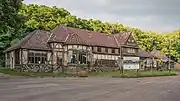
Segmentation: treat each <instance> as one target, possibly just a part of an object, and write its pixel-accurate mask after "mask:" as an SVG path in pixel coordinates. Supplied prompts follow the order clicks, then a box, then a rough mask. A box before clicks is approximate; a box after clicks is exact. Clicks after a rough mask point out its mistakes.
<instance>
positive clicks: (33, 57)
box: [27, 51, 47, 64]
mask: <svg viewBox="0 0 180 101" xmlns="http://www.w3.org/2000/svg"><path fill="white" fill-rule="evenodd" d="M27 59H28V64H46V62H47V52H40V51H39V52H37V51H36V52H31V51H29V52H28V56H27Z"/></svg>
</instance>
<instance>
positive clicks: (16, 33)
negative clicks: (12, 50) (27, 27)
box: [0, 0, 24, 65]
mask: <svg viewBox="0 0 180 101" xmlns="http://www.w3.org/2000/svg"><path fill="white" fill-rule="evenodd" d="M21 4H22V0H0V59H1V60H2V59H3V58H4V54H3V51H4V50H5V49H6V48H7V47H8V46H10V44H11V43H12V41H13V40H14V39H16V38H19V39H20V38H22V37H21V31H22V29H24V26H23V24H24V22H23V21H24V20H23V16H22V15H20V14H18V12H19V8H20V7H21ZM0 65H2V64H1V63H0Z"/></svg>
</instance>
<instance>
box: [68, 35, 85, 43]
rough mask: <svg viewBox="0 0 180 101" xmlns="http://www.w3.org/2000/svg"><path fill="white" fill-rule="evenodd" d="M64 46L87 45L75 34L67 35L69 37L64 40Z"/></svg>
mask: <svg viewBox="0 0 180 101" xmlns="http://www.w3.org/2000/svg"><path fill="white" fill-rule="evenodd" d="M66 44H82V45H87V43H86V42H85V41H84V40H83V39H82V38H81V37H79V36H78V35H77V34H69V37H68V39H67V40H66Z"/></svg>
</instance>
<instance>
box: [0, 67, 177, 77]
mask: <svg viewBox="0 0 180 101" xmlns="http://www.w3.org/2000/svg"><path fill="white" fill-rule="evenodd" d="M0 73H3V74H7V75H10V76H25V77H74V76H76V77H120V78H138V77H157V76H176V75H177V71H176V70H172V71H139V72H137V71H133V70H128V71H127V70H126V71H124V73H123V74H122V73H121V72H120V71H113V72H91V73H82V74H81V73H80V74H65V73H60V72H58V73H51V72H47V73H45V72H37V73H35V72H19V71H16V70H13V69H7V68H0Z"/></svg>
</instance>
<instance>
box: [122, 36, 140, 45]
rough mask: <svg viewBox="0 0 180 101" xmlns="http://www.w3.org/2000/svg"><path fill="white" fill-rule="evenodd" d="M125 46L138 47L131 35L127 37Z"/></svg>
mask: <svg viewBox="0 0 180 101" xmlns="http://www.w3.org/2000/svg"><path fill="white" fill-rule="evenodd" d="M125 45H128V46H133V47H138V44H137V42H136V40H135V39H134V37H133V35H132V34H130V35H129V37H128V38H127V40H126V42H125Z"/></svg>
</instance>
